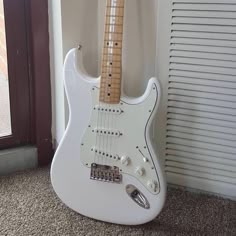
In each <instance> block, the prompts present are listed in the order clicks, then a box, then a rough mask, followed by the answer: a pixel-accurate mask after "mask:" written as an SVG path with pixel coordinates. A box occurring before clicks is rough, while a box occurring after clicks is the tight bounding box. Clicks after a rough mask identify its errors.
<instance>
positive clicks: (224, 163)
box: [166, 149, 236, 171]
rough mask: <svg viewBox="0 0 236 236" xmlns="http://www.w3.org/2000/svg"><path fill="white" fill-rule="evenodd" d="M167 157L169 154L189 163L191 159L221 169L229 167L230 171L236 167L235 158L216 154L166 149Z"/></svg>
mask: <svg viewBox="0 0 236 236" xmlns="http://www.w3.org/2000/svg"><path fill="white" fill-rule="evenodd" d="M166 153H167V156H166V159H168V158H169V157H170V156H174V157H175V158H182V159H183V160H184V161H186V162H188V163H191V161H192V160H194V161H197V162H199V163H201V162H203V163H205V162H207V163H208V165H214V166H215V165H220V166H221V168H222V169H225V170H227V169H228V168H230V170H231V171H234V170H235V168H236V160H230V159H226V158H221V157H217V156H210V155H203V154H199V153H198V154H196V153H193V152H185V151H180V150H174V149H168V150H167V151H166Z"/></svg>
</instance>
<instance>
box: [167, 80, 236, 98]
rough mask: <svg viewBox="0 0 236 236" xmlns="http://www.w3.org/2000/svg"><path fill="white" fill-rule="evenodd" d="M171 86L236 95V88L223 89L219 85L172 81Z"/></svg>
mask: <svg viewBox="0 0 236 236" xmlns="http://www.w3.org/2000/svg"><path fill="white" fill-rule="evenodd" d="M169 88H175V89H176V88H179V89H185V90H191V91H200V92H208V93H218V94H227V95H233V96H232V97H235V96H236V93H235V89H230V88H228V89H222V88H218V87H213V86H201V85H193V84H181V83H175V82H171V83H169Z"/></svg>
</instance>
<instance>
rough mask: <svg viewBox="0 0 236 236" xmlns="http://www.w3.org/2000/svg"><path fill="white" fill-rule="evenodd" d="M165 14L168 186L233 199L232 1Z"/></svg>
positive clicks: (178, 6) (187, 4)
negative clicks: (168, 16) (168, 18)
mask: <svg viewBox="0 0 236 236" xmlns="http://www.w3.org/2000/svg"><path fill="white" fill-rule="evenodd" d="M165 1H166V0H165ZM170 10H171V25H170V27H171V33H170V39H169V41H170V46H169V47H170V48H169V49H170V50H169V72H168V73H169V74H168V96H167V97H168V103H167V130H166V161H165V168H166V173H167V178H168V182H169V183H172V184H178V185H183V186H187V187H190V188H197V189H201V190H204V191H208V192H214V193H219V194H223V195H227V196H230V197H236V0H172V1H171V9H170ZM159 33H161V32H159Z"/></svg>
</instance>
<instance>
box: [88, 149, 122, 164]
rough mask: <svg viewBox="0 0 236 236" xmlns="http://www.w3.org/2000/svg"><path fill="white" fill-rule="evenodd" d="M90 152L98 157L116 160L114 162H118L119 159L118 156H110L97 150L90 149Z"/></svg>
mask: <svg viewBox="0 0 236 236" xmlns="http://www.w3.org/2000/svg"><path fill="white" fill-rule="evenodd" d="M91 151H92V152H94V153H95V154H96V155H97V156H100V157H105V158H109V159H113V160H116V161H119V160H120V157H119V156H118V155H112V154H110V153H107V152H105V151H102V150H99V149H97V148H91Z"/></svg>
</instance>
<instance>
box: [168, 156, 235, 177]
mask: <svg viewBox="0 0 236 236" xmlns="http://www.w3.org/2000/svg"><path fill="white" fill-rule="evenodd" d="M166 160H167V161H173V162H179V163H183V164H189V165H191V164H193V165H194V166H202V167H207V168H209V169H210V168H213V169H216V170H223V171H230V172H234V170H235V166H231V165H225V164H220V163H212V162H209V161H206V160H195V159H192V158H191V156H188V157H182V156H176V155H168V156H167V157H166ZM216 174H217V173H216ZM230 174H231V173H230ZM230 174H228V173H226V174H224V175H225V176H231V175H230ZM234 177H235V178H236V176H235V173H234Z"/></svg>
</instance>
